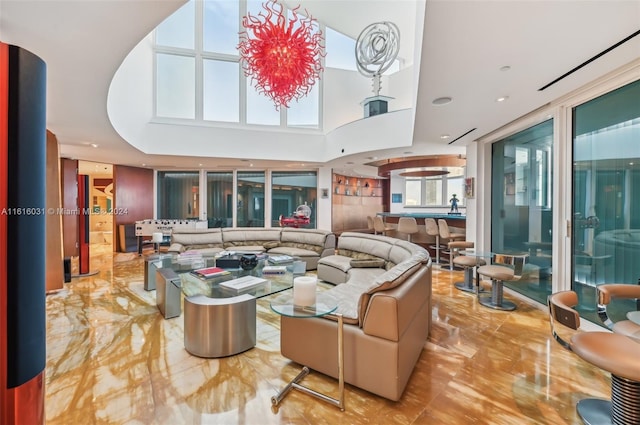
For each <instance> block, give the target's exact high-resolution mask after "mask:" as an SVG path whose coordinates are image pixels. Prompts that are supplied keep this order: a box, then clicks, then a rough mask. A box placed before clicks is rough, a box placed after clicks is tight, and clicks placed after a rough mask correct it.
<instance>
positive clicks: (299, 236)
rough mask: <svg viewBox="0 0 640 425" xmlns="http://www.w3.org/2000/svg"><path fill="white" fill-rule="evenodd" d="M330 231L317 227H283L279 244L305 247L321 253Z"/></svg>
mask: <svg viewBox="0 0 640 425" xmlns="http://www.w3.org/2000/svg"><path fill="white" fill-rule="evenodd" d="M329 235H332V233H330V232H327V231H325V230H317V229H294V228H287V227H285V228H284V229H282V233H281V234H280V246H288V247H291V248H300V249H306V250H309V251H314V252H316V253H318V254H321V253H322V251H323V250H324V249H325V245H326V243H327V237H328V236H329Z"/></svg>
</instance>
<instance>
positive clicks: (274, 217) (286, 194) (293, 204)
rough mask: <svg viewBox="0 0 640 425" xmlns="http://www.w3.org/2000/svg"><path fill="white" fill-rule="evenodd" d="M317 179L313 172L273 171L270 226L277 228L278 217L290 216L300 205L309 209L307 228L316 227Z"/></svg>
mask: <svg viewBox="0 0 640 425" xmlns="http://www.w3.org/2000/svg"><path fill="white" fill-rule="evenodd" d="M317 182H318V177H317V173H316V172H315V171H274V172H272V173H271V226H273V227H276V226H279V218H280V215H282V216H284V217H288V216H291V215H292V214H293V212H294V211H295V209H296V208H297V207H298V206H300V205H307V206H309V207H310V208H311V221H310V223H309V225H308V226H305V227H309V228H315V227H316V203H317V198H318V190H317V186H318V184H317Z"/></svg>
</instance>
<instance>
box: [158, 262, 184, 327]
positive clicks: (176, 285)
mask: <svg viewBox="0 0 640 425" xmlns="http://www.w3.org/2000/svg"><path fill="white" fill-rule="evenodd" d="M156 286H157V287H156V305H157V307H158V310H160V313H161V314H162V317H164V318H165V319H171V318H174V317H178V316H180V314H182V306H181V305H180V299H181V295H182V289H181V286H180V277H179V276H178V275H177V274H176V272H175V271H173V270H171V269H157V270H156Z"/></svg>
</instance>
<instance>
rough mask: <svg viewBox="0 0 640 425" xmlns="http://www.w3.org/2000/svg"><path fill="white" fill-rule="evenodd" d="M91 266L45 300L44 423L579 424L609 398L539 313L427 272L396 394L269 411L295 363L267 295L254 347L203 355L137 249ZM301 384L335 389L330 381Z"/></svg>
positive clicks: (316, 378) (603, 376) (597, 374)
mask: <svg viewBox="0 0 640 425" xmlns="http://www.w3.org/2000/svg"><path fill="white" fill-rule="evenodd" d="M91 269H92V270H99V273H98V274H96V275H94V276H88V277H80V278H74V279H72V281H71V282H70V283H67V284H65V287H64V289H63V290H61V291H59V292H57V293H54V294H50V295H48V296H47V320H48V323H47V366H46V419H47V424H51V425H55V424H60V425H69V424H145V425H147V424H158V425H160V424H166V425H178V424H260V425H262V424H427V423H428V424H492V425H495V424H504V425H514V424H548V425H561V424H580V423H581V421H580V419H579V418H578V416H577V414H576V412H575V404H576V402H577V401H578V400H580V399H582V398H584V397H604V398H608V397H609V393H610V387H609V385H610V377H609V375H608V374H607V373H605V372H602V371H601V370H599V369H597V368H595V367H593V366H591V365H590V364H588V363H586V362H584V361H582V360H580V359H579V358H578V357H576V356H575V355H574V354H572V353H570V352H568V351H566V350H565V349H563V348H562V347H561V346H560V345H559V344H558V343H556V342H555V341H554V340H553V339H552V338H551V336H550V332H549V322H548V318H547V313H546V311H545V310H544V309H543V308H541V307H540V306H533V305H530V304H528V303H527V302H525V301H522V300H519V299H517V298H514V297H512V296H510V295H506V297H507V298H508V299H511V300H513V301H514V302H516V303H517V304H518V309H517V310H516V311H513V312H503V311H495V310H491V309H488V308H486V307H483V306H481V305H479V304H478V303H477V302H476V300H475V298H474V296H472V295H469V294H466V293H463V292H461V291H458V290H457V289H455V288H454V287H453V285H452V282H454V281H459V280H461V278H462V272H450V271H448V270H446V271H445V270H434V273H433V329H432V334H431V336H430V337H429V339H428V341H426V342H425V345H424V351H423V353H422V355H421V356H420V358H419V360H418V363H417V366H416V368H415V370H414V373H413V375H412V377H411V379H410V381H409V384H408V386H407V388H406V390H405V393H404V395H403V398H402V399H401V400H400V401H399V402H391V401H389V400H385V399H383V398H380V397H377V396H375V395H372V394H370V393H367V392H365V391H362V390H360V389H358V388H355V387H352V386H350V385H347V386H346V410H345V411H344V412H341V411H340V410H339V409H337V408H336V407H333V406H330V405H329V404H326V403H323V402H321V401H319V400H317V399H315V398H312V397H310V396H308V395H306V394H303V393H300V392H297V391H294V392H291V393H290V394H289V395H288V396H287V397H286V398H285V400H284V401H283V402H282V403H281V405H280V407H279V409H277V410H274V409H273V408H272V406H271V402H270V398H271V396H272V395H274V394H275V393H276V392H277V391H278V390H279V389H280V388H281V387H282V386H283V385H284V384H285V383H286V382H288V381H289V380H290V379H292V378H293V377H294V376H295V375H296V374H297V373H298V371H299V369H300V366H299V365H297V364H294V363H291V362H290V361H288V360H287V359H285V358H284V357H282V356H281V355H280V350H279V317H278V316H277V315H276V314H275V313H273V312H271V310H270V308H269V298H265V299H261V300H259V301H258V327H257V335H258V342H257V345H256V347H255V348H253V349H251V350H249V351H247V352H244V353H242V354H239V355H236V356H232V357H227V358H221V359H203V358H198V357H194V356H191V355H190V354H189V353H187V352H186V351H185V349H184V344H183V317H182V316H180V317H178V318H174V319H170V320H164V319H163V318H162V316H161V315H160V313H159V312H158V310H157V309H156V306H155V291H151V292H147V291H145V290H144V289H143V259H142V258H140V257H138V256H136V255H134V254H112V253H110V252H105V253H102V254H100V253H98V254H97V255H96V254H92V263H91ZM310 337H312V336H310ZM371 355H372V356H375V353H371ZM371 373H375V371H371ZM304 383H305V385H308V386H311V387H313V388H315V389H319V390H321V391H324V392H327V393H328V394H330V395H334V396H335V395H337V385H336V382H335V380H334V379H332V378H329V377H326V376H323V375H321V374H318V373H313V372H312V373H311V375H310V376H308V377H307V378H306V379H305V381H304Z"/></svg>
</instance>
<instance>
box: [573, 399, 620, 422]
mask: <svg viewBox="0 0 640 425" xmlns="http://www.w3.org/2000/svg"><path fill="white" fill-rule="evenodd" d="M576 410H577V411H578V415H579V416H580V418H581V419H582V422H584V423H585V424H586V425H608V424H613V421H612V420H611V402H610V401H609V400H602V399H598V398H587V399H584V400H580V401H579V402H578V404H577V405H576Z"/></svg>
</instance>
